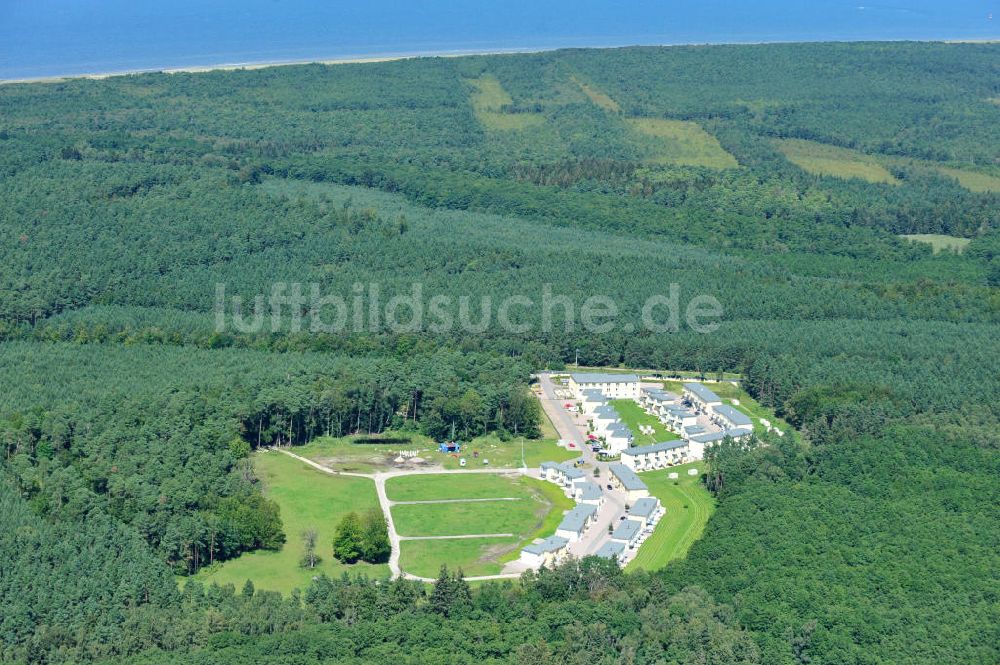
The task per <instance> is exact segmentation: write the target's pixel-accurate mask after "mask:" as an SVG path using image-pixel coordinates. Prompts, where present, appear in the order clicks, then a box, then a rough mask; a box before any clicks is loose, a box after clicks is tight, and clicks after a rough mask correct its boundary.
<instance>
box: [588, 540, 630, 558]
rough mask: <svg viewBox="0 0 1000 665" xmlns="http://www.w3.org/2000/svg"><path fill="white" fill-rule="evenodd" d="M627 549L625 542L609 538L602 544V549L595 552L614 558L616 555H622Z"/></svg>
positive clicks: (600, 555) (595, 554)
mask: <svg viewBox="0 0 1000 665" xmlns="http://www.w3.org/2000/svg"><path fill="white" fill-rule="evenodd" d="M624 551H625V543H619V542H615V541H614V540H609V541H608V542H606V543H604V544H603V545H601V549H599V550H597V551H596V552H595V553H594V556H599V557H601V558H603V559H613V558H614V557H616V556H621V554H622V552H624Z"/></svg>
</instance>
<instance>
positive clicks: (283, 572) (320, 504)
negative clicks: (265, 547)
mask: <svg viewBox="0 0 1000 665" xmlns="http://www.w3.org/2000/svg"><path fill="white" fill-rule="evenodd" d="M253 460H254V468H255V469H256V472H257V476H258V477H259V478H260V479H261V480H262V481H263V483H264V485H265V493H266V494H267V496H268V497H269V498H271V499H273V500H274V501H276V502H277V503H278V506H279V507H280V508H281V521H282V523H283V524H284V530H285V536H286V538H287V540H286V541H285V545H284V547H282V549H281V550H280V551H278V552H266V551H257V552H251V553H249V554H244V555H243V556H241V557H239V558H237V559H233V560H231V561H226V562H225V563H222V564H218V565H216V566H214V567H212V568H211V569H203V570H202V571H201V572H200V573H198V575H197V576H196V577H195V579H197V580H199V581H201V582H204V583H206V584H210V583H212V582H215V583H217V584H220V585H222V584H233V585H235V586H236V587H237V589H239V588H240V587H242V586H243V584H244V583H245V582H246V581H247V580H248V579H250V580H253V583H254V586H255V587H256V588H258V589H267V590H268V591H280V592H282V593H289V592H290V591H291V590H292V589H294V588H299V589H305V588H306V586H308V584H309V581H310V579H311V578H312V577H313V576H315V575H319V574H320V573H326V574H327V575H329V576H339V575H340V574H341V573H343V572H344V571H348V570H349V571H351V572H363V573H365V574H368V575H371V576H381V575H388V574H389V567H388V566H386V565H370V564H366V563H357V564H354V565H352V566H347V565H343V564H341V563H340V562H338V561H337V560H336V559H334V558H333V554H332V551H331V550H332V544H331V543H332V542H333V534H334V531H335V530H336V526H337V523H338V522H339V521H340V519H341V518H342V517H343V516H344V515H345V514H346V513H348V512H350V511H352V510H354V511H357V512H363V511H366V510H368V509H370V508H376V507H378V497H377V496H376V494H375V483H373V482H372V481H370V480H367V479H364V478H349V477H340V478H337V477H333V476H330V475H328V474H325V473H322V472H320V471H317V470H315V469H313V468H311V467H309V466H307V465H305V464H303V463H302V462H300V461H298V460H296V459H293V458H291V457H289V456H287V455H283V454H281V453H277V452H260V453H257V454H255V455H254V458H253ZM308 528H313V529H316V532H317V533H318V535H319V537H318V539H317V548H316V549H317V552H318V553H319V555H320V556H321V557H322V558H323V560H322V562H321V563H320V564H319V566H317V567H316V568H314V569H311V570H310V569H306V568H300V567H299V558H300V557H301V555H302V543H301V540H300V534H301V533H302V532H303V531H304V530H306V529H308Z"/></svg>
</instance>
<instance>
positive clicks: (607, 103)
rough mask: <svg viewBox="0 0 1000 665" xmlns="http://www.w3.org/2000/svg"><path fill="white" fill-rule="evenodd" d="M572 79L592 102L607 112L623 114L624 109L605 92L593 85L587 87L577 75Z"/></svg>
mask: <svg viewBox="0 0 1000 665" xmlns="http://www.w3.org/2000/svg"><path fill="white" fill-rule="evenodd" d="M570 79H571V80H572V81H573V83H575V84H577V85H578V86H580V90H582V91H583V94H585V95H587V97H589V98H590V101H592V102H594V103H595V104H597V105H598V106H600V107H601V108H602V109H604V110H605V111H610V112H611V113H621V110H622V108H621V107H620V106H618V102H616V101H615V100H613V99H611V98H610V97H608V96H607V95H606V94H604V92H602V91H601V90H598V89H597V88H595V87H593V86H591V85H587V84H586V83H584V82H583V81H581V80H580V79H578V78H577V77H576V76H575V75H574V76H570Z"/></svg>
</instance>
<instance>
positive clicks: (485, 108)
mask: <svg viewBox="0 0 1000 665" xmlns="http://www.w3.org/2000/svg"><path fill="white" fill-rule="evenodd" d="M466 80H467V81H468V83H469V85H471V86H472V88H473V90H472V94H471V95H470V101H471V102H472V109H473V111H474V112H475V114H476V119H477V120H479V122H480V124H482V125H483V127H485V128H486V129H493V130H499V131H504V130H516V129H526V128H528V127H534V126H537V125H540V124H542V123H544V122H545V116H543V115H542V114H541V113H508V112H505V111H504V110H503V108H504V107H505V106H509V105H511V104H513V103H514V100H513V99H511V97H510V95H509V94H508V93H507V91H506V90H504V89H503V85H501V84H500V81H498V80H497V77H495V76H493V75H492V74H484V75H482V76H480V77H479V78H475V79H466Z"/></svg>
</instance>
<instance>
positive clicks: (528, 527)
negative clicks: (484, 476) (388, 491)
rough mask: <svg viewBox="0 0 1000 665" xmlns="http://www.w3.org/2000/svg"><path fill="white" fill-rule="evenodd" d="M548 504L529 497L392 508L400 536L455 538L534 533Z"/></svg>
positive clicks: (548, 506)
mask: <svg viewBox="0 0 1000 665" xmlns="http://www.w3.org/2000/svg"><path fill="white" fill-rule="evenodd" d="M549 508H550V505H549V504H548V503H547V502H542V501H541V500H536V499H535V498H534V497H531V496H524V494H523V490H522V496H521V497H519V498H518V499H517V500H516V501H488V502H468V503H428V504H405V505H395V506H393V507H392V517H393V520H394V521H395V523H396V531H398V532H399V535H401V536H458V535H468V534H477V533H510V534H514V535H517V536H522V535H527V534H529V533H532V532H534V530H535V528H536V525H538V524H539V523H540V522H541V521H542V520H543V519H544V518H545V515H546V514H547V513H548V511H549Z"/></svg>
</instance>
